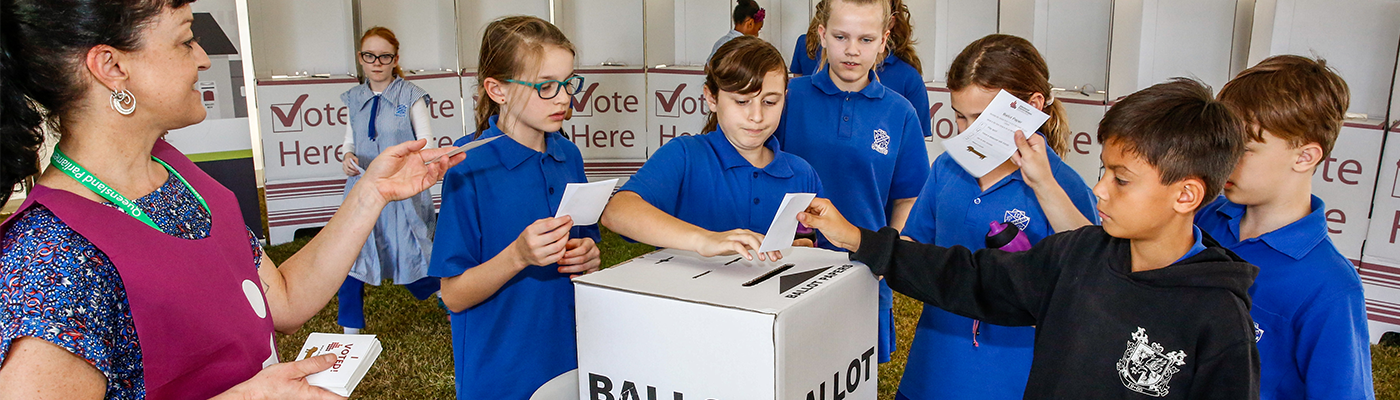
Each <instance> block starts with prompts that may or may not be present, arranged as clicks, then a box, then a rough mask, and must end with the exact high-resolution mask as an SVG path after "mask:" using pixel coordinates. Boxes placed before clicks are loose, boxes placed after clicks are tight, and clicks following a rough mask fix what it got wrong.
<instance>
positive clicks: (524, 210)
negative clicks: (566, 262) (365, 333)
mask: <svg viewBox="0 0 1400 400" xmlns="http://www.w3.org/2000/svg"><path fill="white" fill-rule="evenodd" d="M490 123H491V127H490V129H488V130H486V131H485V132H483V133H482V135H481V137H483V138H487V137H492V136H497V135H501V134H502V133H501V130H500V129H498V128H497V127H496V117H491V120H490ZM545 149H546V150H545V152H543V153H541V152H538V151H535V150H533V149H531V148H529V147H525V146H524V145H521V144H520V143H518V142H516V141H515V140H513V139H511V138H509V137H506V138H501V139H500V140H496V141H493V142H491V143H488V144H486V145H485V146H483V147H482V148H479V149H475V150H472V151H471V152H468V153H467V158H466V160H463V161H462V162H461V163H460V164H458V165H457V166H455V167H452V169H449V170H448V171H447V175H446V177H444V178H443V184H442V210H441V214H440V215H439V216H438V225H437V234H436V237H435V239H434V247H433V255H432V261H431V262H430V263H429V264H428V274H429V275H431V276H435V277H439V278H448V277H454V276H458V275H461V274H462V273H463V272H466V270H467V269H469V268H472V267H475V266H477V265H479V264H481V263H483V262H486V261H487V260H490V259H491V258H493V257H495V256H496V255H497V254H499V253H500V252H501V250H504V249H505V248H506V246H509V245H510V244H511V242H514V241H515V238H516V237H518V236H519V235H520V232H521V231H524V230H525V227H526V226H529V225H530V224H532V223H534V222H535V221H536V220H539V219H542V218H548V217H552V216H554V212H555V210H557V209H558V208H559V200H560V199H561V197H563V195H564V187H565V185H567V184H568V183H571V182H587V179H585V177H584V175H583V156H582V155H581V154H579V151H578V147H575V146H574V144H573V142H570V141H569V140H568V139H565V138H564V137H563V135H562V134H560V133H558V132H555V133H550V134H549V136H548V138H547V139H546V145H545ZM570 237H572V238H582V237H591V238H593V240H594V241H598V240H599V232H598V227H597V225H591V226H586V227H574V228H573V232H572V234H571V235H570ZM557 268H558V265H557V264H554V265H548V266H543V267H541V266H532V267H528V268H525V270H523V271H521V272H520V273H519V274H516V275H515V277H512V278H511V279H510V281H508V282H506V284H505V285H503V286H501V289H500V290H499V291H497V292H496V294H495V295H493V296H491V297H490V298H488V299H487V300H486V301H484V302H482V303H481V304H477V305H476V306H475V307H472V308H468V309H466V310H464V311H462V312H454V313H452V315H451V320H452V350H453V351H452V356H453V357H452V358H453V364H455V366H456V368H455V372H456V378H457V398H458V399H527V398H529V397H530V395H531V394H532V393H534V392H535V389H537V388H539V387H540V386H541V385H543V384H544V383H545V382H548V381H549V380H550V379H553V378H554V377H555V376H558V375H559V374H562V373H564V372H566V371H569V370H572V369H575V368H578V357H577V354H578V351H577V344H576V343H575V341H574V325H575V324H574V286H573V284H572V283H570V281H569V276H568V275H566V274H561V273H559V272H558V270H557Z"/></svg>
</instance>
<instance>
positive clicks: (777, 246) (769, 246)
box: [758, 193, 817, 253]
mask: <svg viewBox="0 0 1400 400" xmlns="http://www.w3.org/2000/svg"><path fill="white" fill-rule="evenodd" d="M815 198H817V195H816V193H788V194H787V195H784V196H783V205H781V206H778V214H777V215H774V216H773V223H772V224H769V225H768V233H765V234H763V244H762V245H759V246H758V251H759V252H760V253H762V252H769V251H781V250H787V249H789V248H791V247H792V239H793V238H794V237H796V236H797V214H799V213H801V212H802V211H805V210H807V206H808V205H811V204H812V199H815Z"/></svg>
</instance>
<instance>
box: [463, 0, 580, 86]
mask: <svg viewBox="0 0 1400 400" xmlns="http://www.w3.org/2000/svg"><path fill="white" fill-rule="evenodd" d="M549 5H550V1H549V0H510V1H498V0H457V54H458V56H459V58H460V59H461V62H460V63H459V64H458V65H459V67H460V68H462V69H472V70H474V69H476V67H477V66H478V65H480V64H481V63H480V60H478V59H479V58H480V57H481V35H482V34H483V33H485V31H486V25H487V24H489V23H491V21H494V20H496V19H497V18H500V17H504V16H507V15H533V16H536V17H540V18H541V19H544V20H546V21H549V19H550V15H551V12H550V9H549ZM570 39H573V37H572V36H570Z"/></svg>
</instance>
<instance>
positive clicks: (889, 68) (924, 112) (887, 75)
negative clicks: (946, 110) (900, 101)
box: [875, 54, 933, 137]
mask: <svg viewBox="0 0 1400 400" xmlns="http://www.w3.org/2000/svg"><path fill="white" fill-rule="evenodd" d="M875 75H877V76H879V77H880V84H881V85H885V87H887V88H890V89H893V90H894V91H895V92H896V93H899V95H900V96H903V97H904V99H905V100H909V105H912V106H914V113H915V114H918V116H919V125H922V126H923V133H924V137H929V136H933V120H931V119H929V113H928V111H929V106H928V87H927V86H924V76H923V75H922V74H920V73H919V70H917V69H914V66H913V65H909V63H907V62H904V60H901V59H900V58H899V57H895V56H894V54H890V55H889V56H886V57H885V61H884V62H883V63H880V67H879V68H878V69H876V70H875Z"/></svg>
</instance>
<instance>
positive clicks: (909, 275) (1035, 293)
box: [798, 79, 1259, 399]
mask: <svg viewBox="0 0 1400 400" xmlns="http://www.w3.org/2000/svg"><path fill="white" fill-rule="evenodd" d="M1099 141H1100V143H1103V144H1104V149H1103V155H1102V157H1103V162H1104V166H1105V167H1106V171H1105V173H1104V176H1103V178H1102V179H1100V180H1099V183H1098V184H1097V185H1095V187H1094V194H1095V196H1097V197H1098V198H1099V203H1098V210H1099V216H1100V217H1101V219H1102V220H1103V226H1101V227H1100V226H1087V227H1084V228H1080V229H1078V230H1075V231H1070V232H1064V233H1060V234H1056V235H1052V236H1050V237H1048V238H1045V239H1044V240H1043V241H1041V242H1040V243H1038V244H1036V245H1035V246H1034V247H1032V248H1031V249H1030V250H1027V251H1023V252H1015V253H1012V252H1005V251H1000V250H993V249H983V250H979V251H977V252H971V251H969V250H968V249H967V248H964V247H961V246H955V247H952V248H944V247H938V246H933V245H927V244H921V243H915V242H911V241H905V240H900V239H899V232H898V231H896V230H894V229H893V228H888V227H887V228H884V229H881V230H880V231H879V232H872V231H869V230H862V229H859V228H856V227H855V226H853V225H851V224H850V223H848V222H846V221H845V218H844V217H842V216H841V214H840V212H838V211H837V210H836V209H835V208H834V207H832V206H831V203H830V202H828V201H826V200H823V199H818V200H816V201H813V203H812V206H811V207H810V208H809V209H808V210H807V212H806V213H803V214H801V215H799V217H798V219H799V220H800V221H802V222H803V223H805V224H806V225H808V226H811V227H814V228H816V229H818V230H820V231H821V232H822V233H823V234H825V235H826V237H827V238H828V239H829V240H831V242H832V243H834V244H837V245H839V246H841V247H844V248H847V249H850V250H852V251H854V253H852V256H851V258H852V259H853V260H857V261H861V262H863V263H865V264H866V265H868V266H870V268H871V270H872V271H873V272H874V273H875V274H877V275H883V276H884V277H885V280H886V281H887V282H889V285H890V287H892V288H894V289H895V290H897V291H899V292H901V293H904V294H906V295H909V296H910V297H913V298H915V299H918V300H921V301H923V302H925V303H928V304H932V305H935V306H938V307H940V308H943V309H945V310H948V311H951V312H954V313H957V314H960V315H963V316H966V317H970V318H976V319H980V320H983V321H987V322H990V323H993V324H998V325H1009V326H1026V325H1035V326H1036V341H1035V357H1034V359H1033V361H1032V363H1031V375H1030V381H1029V382H1027V385H1026V393H1025V398H1026V399H1082V398H1094V399H1141V398H1144V395H1145V396H1147V397H1155V398H1167V399H1254V398H1258V395H1259V380H1258V377H1259V376H1258V371H1259V363H1258V362H1259V361H1258V360H1259V358H1258V355H1259V353H1258V352H1257V350H1255V347H1254V332H1253V326H1252V324H1251V323H1250V319H1249V296H1248V294H1247V290H1248V288H1249V286H1250V285H1251V283H1252V282H1253V280H1254V276H1255V274H1256V273H1257V272H1258V269H1257V268H1255V267H1254V266H1252V265H1249V264H1247V263H1245V262H1244V261H1243V260H1241V259H1239V258H1238V257H1237V256H1235V255H1234V254H1233V253H1231V252H1229V251H1227V250H1225V249H1222V248H1220V247H1219V246H1218V245H1216V244H1215V243H1214V242H1213V241H1211V240H1209V239H1208V238H1206V237H1204V236H1203V235H1202V234H1201V232H1200V230H1199V229H1195V227H1194V226H1193V225H1192V219H1193V216H1194V215H1195V213H1196V211H1197V209H1199V208H1200V207H1201V206H1202V205H1204V204H1206V203H1207V202H1209V201H1210V200H1211V199H1214V198H1215V197H1216V196H1217V195H1218V194H1219V192H1220V188H1221V186H1223V185H1224V182H1225V180H1226V178H1227V177H1228V176H1229V174H1230V171H1231V170H1232V169H1233V168H1234V164H1235V162H1236V161H1237V160H1238V159H1239V157H1240V154H1241V153H1242V152H1243V150H1244V142H1245V133H1244V124H1243V122H1242V120H1240V119H1239V117H1238V116H1237V115H1235V113H1234V112H1233V111H1232V110H1230V109H1229V108H1228V107H1227V106H1225V105H1224V104H1222V103H1220V102H1219V101H1216V100H1215V99H1214V98H1213V97H1212V96H1211V94H1210V89H1209V88H1207V87H1205V86H1204V85H1202V84H1200V83H1199V82H1196V81H1192V80H1187V79H1177V80H1173V81H1171V82H1168V83H1163V84H1158V85H1154V86H1152V87H1150V88H1147V89H1144V90H1142V91H1140V92H1137V93H1134V94H1132V95H1129V96H1128V97H1126V98H1124V99H1123V100H1121V101H1119V102H1118V103H1117V104H1115V105H1114V106H1113V107H1112V108H1111V109H1110V110H1109V111H1108V113H1107V114H1105V116H1104V121H1103V122H1102V123H1101V124H1100V125H1099Z"/></svg>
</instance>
